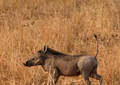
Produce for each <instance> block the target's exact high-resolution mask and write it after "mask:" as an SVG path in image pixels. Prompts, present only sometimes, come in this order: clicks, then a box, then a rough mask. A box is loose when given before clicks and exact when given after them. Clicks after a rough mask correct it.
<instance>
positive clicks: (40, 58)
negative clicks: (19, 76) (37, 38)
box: [23, 46, 47, 67]
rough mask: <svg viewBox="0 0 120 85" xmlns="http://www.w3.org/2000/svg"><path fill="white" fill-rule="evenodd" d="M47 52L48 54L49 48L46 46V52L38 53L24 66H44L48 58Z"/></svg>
mask: <svg viewBox="0 0 120 85" xmlns="http://www.w3.org/2000/svg"><path fill="white" fill-rule="evenodd" d="M46 52H47V46H44V50H40V51H38V52H37V53H36V54H35V55H34V56H33V57H32V58H31V59H29V60H27V61H26V62H25V63H23V64H24V65H25V66H29V67H30V66H35V65H43V64H44V61H45V59H46V57H47V55H46Z"/></svg>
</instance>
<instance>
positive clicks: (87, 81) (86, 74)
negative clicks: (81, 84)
mask: <svg viewBox="0 0 120 85" xmlns="http://www.w3.org/2000/svg"><path fill="white" fill-rule="evenodd" d="M82 76H83V78H84V80H85V82H86V84H87V85H91V82H90V80H89V76H90V73H89V72H86V71H83V72H82Z"/></svg>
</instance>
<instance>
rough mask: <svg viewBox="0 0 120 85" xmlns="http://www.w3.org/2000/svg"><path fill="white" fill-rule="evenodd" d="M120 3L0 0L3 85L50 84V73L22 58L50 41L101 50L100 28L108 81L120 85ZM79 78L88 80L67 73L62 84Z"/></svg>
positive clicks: (76, 49) (75, 49)
mask: <svg viewBox="0 0 120 85" xmlns="http://www.w3.org/2000/svg"><path fill="white" fill-rule="evenodd" d="M119 8H120V0H0V46H1V47H0V85H46V84H47V80H48V73H46V72H44V70H43V69H42V68H41V67H40V66H36V67H32V68H26V67H24V66H23V65H22V63H23V62H24V61H25V60H26V59H28V58H30V57H31V56H32V55H33V54H34V53H35V52H36V51H38V50H39V49H41V48H43V46H44V45H46V44H47V45H49V47H52V48H54V49H56V50H59V51H61V52H65V53H69V54H80V53H83V52H84V53H87V54H89V55H95V48H96V47H95V46H96V42H95V39H94V38H93V34H94V33H96V34H97V35H98V37H99V50H100V52H99V55H98V62H99V68H98V73H99V74H101V75H102V76H103V80H104V82H103V85H119V84H120V68H119V66H120V55H119V53H120V50H119V48H120V33H119V32H120V9H119ZM91 80H92V81H93V84H94V85H98V81H96V80H93V79H91ZM73 82H75V83H74V84H75V85H78V83H80V84H82V85H83V84H84V81H83V78H82V77H81V76H79V77H63V76H62V77H60V79H59V81H58V83H57V84H58V85H73Z"/></svg>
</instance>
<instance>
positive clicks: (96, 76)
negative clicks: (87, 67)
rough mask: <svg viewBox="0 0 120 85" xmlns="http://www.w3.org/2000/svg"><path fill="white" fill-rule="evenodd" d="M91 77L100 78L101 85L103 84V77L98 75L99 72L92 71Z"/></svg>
mask: <svg viewBox="0 0 120 85" xmlns="http://www.w3.org/2000/svg"><path fill="white" fill-rule="evenodd" d="M91 77H92V78H95V79H97V80H99V82H100V85H102V77H101V76H100V75H98V74H97V73H91Z"/></svg>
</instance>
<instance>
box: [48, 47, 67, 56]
mask: <svg viewBox="0 0 120 85" xmlns="http://www.w3.org/2000/svg"><path fill="white" fill-rule="evenodd" d="M47 52H49V53H52V54H54V55H63V56H66V55H67V54H64V53H62V52H58V51H56V50H54V49H52V48H47Z"/></svg>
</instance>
